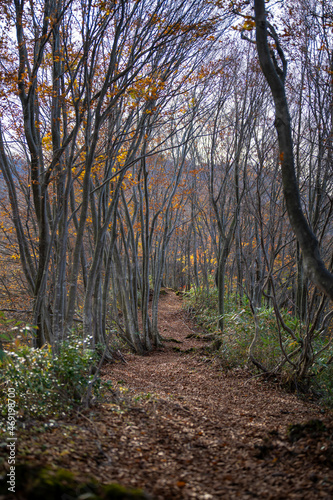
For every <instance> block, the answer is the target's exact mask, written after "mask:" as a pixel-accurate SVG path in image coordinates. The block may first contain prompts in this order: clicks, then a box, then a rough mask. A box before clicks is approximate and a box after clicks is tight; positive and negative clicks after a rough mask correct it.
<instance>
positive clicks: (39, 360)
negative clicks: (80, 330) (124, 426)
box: [0, 334, 100, 418]
mask: <svg viewBox="0 0 333 500" xmlns="http://www.w3.org/2000/svg"><path fill="white" fill-rule="evenodd" d="M89 341H90V339H86V340H82V339H80V338H79V337H78V336H77V335H75V334H72V335H71V336H69V337H68V339H67V340H65V341H64V342H63V343H62V344H61V345H60V346H59V353H58V355H56V356H55V355H53V353H52V349H51V347H50V346H49V345H45V346H44V347H43V348H41V349H35V348H32V347H29V346H27V345H18V346H14V347H13V348H12V349H11V350H4V351H3V352H4V357H3V359H2V360H1V361H0V385H1V386H2V387H3V388H4V387H7V388H11V389H14V390H15V395H16V398H17V401H16V403H17V411H18V412H19V415H21V416H30V417H33V418H40V417H50V416H58V415H61V414H62V413H65V412H68V411H69V410H71V409H72V408H74V407H75V406H76V405H78V404H80V402H81V401H82V400H83V398H84V396H85V395H86V393H87V391H88V387H89V384H90V385H91V384H92V383H93V382H94V387H93V389H94V390H95V391H98V389H99V386H100V379H99V378H98V377H97V378H96V377H95V379H94V375H92V374H91V367H92V366H93V365H94V364H95V363H96V362H97V359H96V357H97V355H96V354H95V352H93V351H92V350H91V349H89V348H88V347H87V344H88V342H89ZM6 398H7V391H6V390H3V391H1V395H0V404H1V412H2V416H5V415H6V411H7V404H6Z"/></svg>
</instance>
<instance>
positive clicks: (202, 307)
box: [185, 289, 333, 406]
mask: <svg viewBox="0 0 333 500" xmlns="http://www.w3.org/2000/svg"><path fill="white" fill-rule="evenodd" d="M185 300H186V307H187V308H188V309H189V310H191V311H193V312H194V315H195V318H196V320H197V322H198V323H199V324H200V325H202V326H203V328H205V330H206V331H209V332H212V333H214V334H215V336H216V337H218V338H220V339H221V341H222V345H221V347H220V349H219V351H218V356H219V357H220V359H221V362H222V366H223V367H224V368H227V369H229V368H236V367H245V366H249V367H250V368H251V369H254V370H255V371H256V368H255V367H254V366H253V365H252V363H249V348H250V345H251V342H252V340H253V338H254V336H255V321H254V318H253V314H252V312H251V308H250V305H249V302H248V300H243V301H242V303H241V304H240V301H239V298H238V297H236V296H234V297H232V296H231V297H229V299H228V300H227V301H226V304H225V309H226V313H225V314H224V331H223V333H222V332H221V331H219V330H218V319H219V317H218V312H217V309H218V308H217V290H216V289H212V290H211V293H210V294H209V295H208V296H207V292H206V290H200V289H199V290H198V289H196V290H191V291H190V292H189V293H187V294H186V299H185ZM280 314H281V316H282V318H283V321H284V323H285V324H286V325H287V327H289V328H290V329H291V330H292V331H293V333H294V336H295V337H296V340H295V339H294V338H292V337H291V335H289V334H288V333H287V332H285V331H284V330H281V339H280V335H279V329H278V325H277V321H276V317H275V313H274V310H273V308H267V307H261V308H259V309H257V310H256V317H257V325H258V327H257V340H256V343H255V345H254V348H253V356H254V358H255V359H256V361H258V362H259V363H261V364H262V365H264V366H265V368H267V370H268V371H271V370H274V369H275V368H276V367H277V366H278V365H279V363H280V362H281V360H283V359H284V356H283V351H282V349H281V344H282V348H283V350H284V351H285V352H286V353H287V354H288V355H290V354H291V353H292V352H293V351H295V349H296V348H297V347H300V346H301V343H302V339H303V340H304V338H305V336H306V335H307V332H308V331H309V328H311V325H308V327H307V326H306V325H305V324H302V323H301V322H300V320H299V319H298V318H296V317H294V316H292V315H290V314H289V312H288V311H286V310H281V311H280ZM327 342H328V340H327V339H325V338H324V337H323V336H322V335H321V334H320V333H319V332H314V334H313V337H312V340H311V346H312V352H314V353H316V352H318V351H319V350H321V349H322V348H323V347H325V345H326V344H327ZM299 352H300V353H301V349H300V350H299ZM332 355H333V346H331V347H329V346H328V348H327V349H325V350H323V352H322V353H321V354H320V355H319V356H318V357H316V358H315V360H314V362H313V364H312V366H311V367H310V369H309V371H308V383H309V385H311V386H312V387H313V388H315V386H317V387H318V390H315V392H317V393H318V394H319V395H321V396H322V398H323V401H324V402H325V403H326V404H329V405H330V406H333V396H332V394H333V363H332V364H331V363H330V360H331V357H332ZM298 356H299V355H294V357H293V358H292V359H293V361H294V362H295V363H296V364H297V361H298ZM280 373H283V374H284V378H285V379H286V380H288V379H289V378H290V379H292V378H295V375H297V374H295V372H294V371H293V367H292V366H291V365H290V364H289V363H284V364H283V365H282V366H281V369H280Z"/></svg>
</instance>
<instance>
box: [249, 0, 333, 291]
mask: <svg viewBox="0 0 333 500" xmlns="http://www.w3.org/2000/svg"><path fill="white" fill-rule="evenodd" d="M254 6H255V23H256V43H257V51H258V56H259V61H260V66H261V69H262V71H263V74H264V76H265V78H266V80H267V82H268V84H269V87H270V89H271V92H272V96H273V99H274V104H275V127H276V130H277V134H278V142H279V153H280V163H281V171H282V184H283V193H284V198H285V201H286V206H287V211H288V216H289V220H290V224H291V227H292V229H293V231H294V233H295V235H296V238H297V240H298V241H299V244H300V248H301V250H302V254H303V261H304V269H305V272H306V274H307V276H308V277H309V278H310V279H311V281H312V282H313V283H314V284H315V285H316V286H317V287H318V288H320V289H321V290H322V291H323V292H324V293H325V294H326V295H327V296H328V297H329V298H330V299H331V300H333V275H332V274H331V273H330V272H329V271H328V270H327V269H326V267H325V264H324V262H323V261H322V259H321V256H320V251H319V244H318V240H317V238H316V237H315V235H314V234H313V232H312V230H311V228H310V226H309V224H308V222H307V220H306V218H305V216H304V214H303V210H302V206H301V200H300V195H299V188H298V183H297V178H296V174H295V165H294V154H293V143H292V134H291V119H290V114H289V109H288V102H287V97H286V93H285V77H286V73H287V62H286V60H285V58H284V54H283V51H282V48H281V47H280V44H279V40H278V37H277V34H276V32H275V30H274V28H273V27H272V26H271V25H270V24H269V23H268V22H267V13H266V10H265V1H264V0H255V1H254ZM269 37H271V38H272V40H273V42H274V44H275V46H276V50H277V55H278V58H279V60H280V63H281V64H282V68H280V67H279V66H278V62H277V59H276V56H275V55H274V54H273V49H271V48H270V46H269V43H268V38H269Z"/></svg>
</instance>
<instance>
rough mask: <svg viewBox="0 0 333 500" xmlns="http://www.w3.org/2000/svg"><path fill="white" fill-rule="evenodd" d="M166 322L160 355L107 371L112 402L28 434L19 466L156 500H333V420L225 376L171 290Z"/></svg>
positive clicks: (259, 383) (129, 359)
mask: <svg viewBox="0 0 333 500" xmlns="http://www.w3.org/2000/svg"><path fill="white" fill-rule="evenodd" d="M159 325H160V332H161V334H162V335H163V337H164V338H165V342H164V346H163V348H162V349H160V350H158V351H155V352H153V353H152V354H150V355H148V356H135V355H132V354H125V360H126V363H123V362H119V363H116V364H109V365H105V366H104V368H103V378H104V379H107V380H111V381H112V384H113V387H114V388H115V394H114V396H113V397H110V398H109V399H108V400H106V401H104V402H103V403H99V404H98V405H96V406H95V407H93V408H91V409H90V410H89V411H88V412H82V413H80V414H78V415H77V416H76V417H75V418H73V419H72V420H71V421H66V422H65V421H64V422H57V423H55V425H54V426H53V427H50V429H49V430H48V432H47V434H45V433H44V434H41V435H40V436H39V435H33V436H30V437H29V435H28V433H27V435H25V436H24V439H23V438H22V443H23V444H21V447H19V457H18V458H21V459H25V460H32V461H34V462H36V463H41V464H43V465H45V464H52V465H53V466H54V465H57V466H59V467H64V468H68V469H70V470H71V471H73V472H74V473H75V474H77V476H78V477H79V478H82V479H86V478H87V476H92V477H94V478H95V479H96V480H97V481H99V482H100V483H110V482H118V483H120V484H123V485H126V486H129V487H135V488H142V489H143V490H144V491H146V492H147V493H148V494H149V495H150V496H151V498H153V499H156V500H164V499H170V500H172V499H175V500H177V499H198V500H214V499H223V500H234V499H238V498H239V499H244V500H245V499H253V498H258V499H281V500H282V499H299V500H301V499H302V500H303V499H309V500H315V499H318V498H322V499H327V500H328V499H331V498H333V419H332V413H331V412H330V411H328V410H326V411H325V412H324V413H323V411H322V410H321V409H320V407H319V406H318V405H316V404H315V403H311V402H306V401H302V400H300V399H299V398H297V396H296V395H294V394H288V393H286V392H284V391H283V390H282V389H280V388H278V387H275V386H272V384H271V383H267V382H264V381H263V380H261V379H260V378H253V377H251V376H250V374H248V373H245V372H244V371H241V370H233V371H229V372H224V371H223V370H222V369H221V366H220V365H219V363H218V362H212V359H211V357H209V356H207V355H206V354H205V346H207V342H205V341H204V340H202V339H201V338H195V337H196V336H197V334H198V333H200V330H199V329H198V327H197V326H196V325H195V324H194V323H193V322H191V320H189V319H188V317H187V316H186V313H185V311H184V310H183V309H182V301H181V299H180V298H179V297H177V296H176V295H175V294H174V293H173V292H172V291H167V293H166V294H165V295H162V296H161V301H160V313H159ZM296 423H298V424H300V425H299V426H298V427H294V428H293V431H294V432H293V433H291V434H290V435H288V427H289V426H290V425H292V424H296Z"/></svg>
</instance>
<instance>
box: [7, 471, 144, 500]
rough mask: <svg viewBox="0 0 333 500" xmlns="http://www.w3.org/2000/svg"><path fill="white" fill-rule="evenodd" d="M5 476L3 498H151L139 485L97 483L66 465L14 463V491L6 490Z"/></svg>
mask: <svg viewBox="0 0 333 500" xmlns="http://www.w3.org/2000/svg"><path fill="white" fill-rule="evenodd" d="M7 481H8V476H7V475H4V474H3V475H2V476H1V477H0V495H5V496H4V497H2V498H4V499H8V500H9V499H11V498H17V496H19V498H20V499H21V500H45V499H47V500H59V499H61V498H68V499H69V498H70V499H71V500H74V499H77V500H152V498H151V497H150V496H148V495H147V494H146V493H144V492H143V491H142V490H140V489H129V488H125V487H124V486H121V485H120V484H116V483H112V484H107V485H99V484H98V483H97V482H96V481H94V480H91V481H88V482H85V483H82V482H79V481H78V480H77V479H76V478H75V476H74V474H73V473H72V472H70V471H68V470H66V469H60V468H59V469H51V468H49V467H38V466H34V467H32V466H29V465H27V464H20V465H17V466H16V467H15V495H12V494H10V492H9V491H8V486H9V485H8V484H7Z"/></svg>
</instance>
